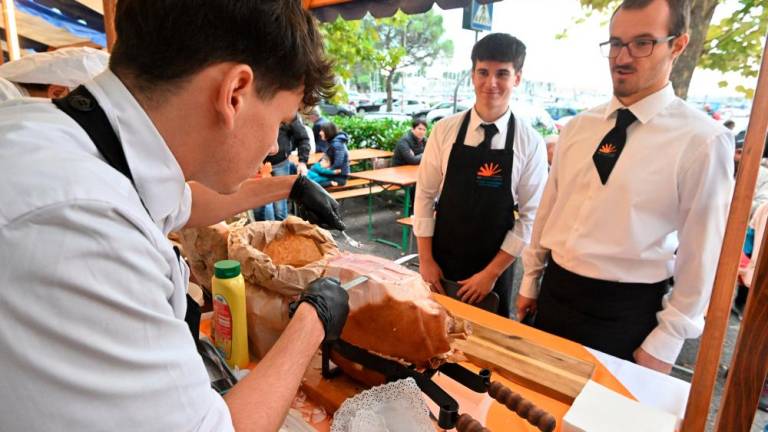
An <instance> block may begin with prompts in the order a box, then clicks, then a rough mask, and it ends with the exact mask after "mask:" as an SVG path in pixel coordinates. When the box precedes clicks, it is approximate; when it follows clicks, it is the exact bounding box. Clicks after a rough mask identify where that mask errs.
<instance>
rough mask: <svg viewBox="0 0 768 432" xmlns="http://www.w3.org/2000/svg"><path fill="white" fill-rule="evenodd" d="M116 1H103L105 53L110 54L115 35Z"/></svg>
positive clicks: (115, 38)
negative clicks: (105, 35) (105, 36)
mask: <svg viewBox="0 0 768 432" xmlns="http://www.w3.org/2000/svg"><path fill="white" fill-rule="evenodd" d="M116 5H117V2H116V0H104V31H105V32H106V33H107V51H109V52H112V47H113V46H115V41H116V40H117V33H116V32H115V7H116Z"/></svg>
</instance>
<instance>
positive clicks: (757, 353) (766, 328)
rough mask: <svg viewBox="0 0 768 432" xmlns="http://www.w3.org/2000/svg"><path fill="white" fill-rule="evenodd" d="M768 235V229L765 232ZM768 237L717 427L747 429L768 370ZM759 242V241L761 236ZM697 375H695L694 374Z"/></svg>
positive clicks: (766, 120)
mask: <svg viewBox="0 0 768 432" xmlns="http://www.w3.org/2000/svg"><path fill="white" fill-rule="evenodd" d="M767 57H768V36H767V37H766V46H765V47H764V50H763V62H762V65H761V67H760V75H759V77H758V80H757V89H756V91H755V99H754V101H753V102H752V115H751V116H750V118H749V127H748V128H747V136H746V140H745V142H744V150H745V151H746V150H747V149H748V148H749V149H751V151H753V152H754V153H755V155H758V156H759V155H762V151H761V150H762V149H763V145H764V143H765V134H766V130H768V58H767ZM766 234H768V231H766ZM766 238H768V236H765V235H764V236H763V239H762V247H761V249H760V256H759V257H754V256H753V257H752V259H757V260H758V261H757V267H756V272H755V278H754V281H753V283H752V287H751V288H750V290H749V291H750V292H749V298H748V299H747V308H746V311H745V314H744V319H743V320H742V321H741V328H740V329H739V337H738V339H737V342H736V352H735V353H734V355H733V359H732V360H731V367H730V369H729V373H728V380H727V381H726V383H725V391H724V393H723V397H722V399H721V400H720V410H719V412H718V415H717V423H716V426H715V430H716V431H717V432H741V431H743V432H748V431H749V430H750V429H751V427H752V421H753V420H754V417H755V410H756V408H757V402H758V400H759V398H760V393H761V392H762V390H763V381H765V375H766V372H768V251H766V249H764V248H768V243H766ZM758 241H760V240H759V239H758ZM694 376H695V375H694Z"/></svg>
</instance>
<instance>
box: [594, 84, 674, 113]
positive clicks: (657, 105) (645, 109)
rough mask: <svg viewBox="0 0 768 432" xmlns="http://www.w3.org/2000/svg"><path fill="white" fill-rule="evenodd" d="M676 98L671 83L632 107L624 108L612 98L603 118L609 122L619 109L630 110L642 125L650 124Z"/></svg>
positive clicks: (616, 99)
mask: <svg viewBox="0 0 768 432" xmlns="http://www.w3.org/2000/svg"><path fill="white" fill-rule="evenodd" d="M675 97H676V96H675V91H674V90H673V89H672V84H671V83H667V85H666V86H664V88H662V89H661V90H659V91H657V92H656V93H653V94H650V95H648V96H646V97H645V98H643V99H641V100H639V101H637V102H635V103H634V104H632V106H630V107H626V106H624V104H622V103H621V101H619V99H618V98H617V97H616V96H613V98H611V102H610V103H609V104H608V106H607V107H606V109H605V113H604V114H603V118H604V119H606V120H608V118H609V117H611V115H613V113H615V112H616V111H618V110H619V109H621V108H628V109H629V110H630V111H632V114H634V115H635V117H637V119H638V120H639V121H640V123H648V121H650V120H651V119H652V118H653V117H654V116H655V115H656V114H658V113H660V112H661V110H663V109H664V108H666V107H667V105H669V103H670V102H672V101H673V100H674V99H675Z"/></svg>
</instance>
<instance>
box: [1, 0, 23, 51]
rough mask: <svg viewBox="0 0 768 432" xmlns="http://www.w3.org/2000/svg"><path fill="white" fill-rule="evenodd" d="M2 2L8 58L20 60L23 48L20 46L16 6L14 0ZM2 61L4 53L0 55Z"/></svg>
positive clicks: (3, 0)
mask: <svg viewBox="0 0 768 432" xmlns="http://www.w3.org/2000/svg"><path fill="white" fill-rule="evenodd" d="M0 3H2V4H3V21H4V22H5V43H6V44H7V45H8V60H10V61H14V60H18V59H20V58H21V48H19V35H18V33H17V31H16V7H15V6H14V4H13V0H0ZM0 54H2V53H0ZM0 62H2V55H0Z"/></svg>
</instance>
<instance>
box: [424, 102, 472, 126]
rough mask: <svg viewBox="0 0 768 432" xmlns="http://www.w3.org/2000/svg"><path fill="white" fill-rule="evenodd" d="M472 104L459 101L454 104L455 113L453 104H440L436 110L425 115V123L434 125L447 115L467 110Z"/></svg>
mask: <svg viewBox="0 0 768 432" xmlns="http://www.w3.org/2000/svg"><path fill="white" fill-rule="evenodd" d="M473 104H474V102H466V101H461V102H457V103H456V111H454V110H453V102H441V103H439V104H437V105H436V108H435V109H433V110H431V111H430V112H428V113H427V116H426V119H427V123H434V122H436V121H439V120H441V119H443V118H445V117H448V116H449V115H452V114H454V113H457V112H461V111H466V110H468V109H469V108H470V107H471V106H472V105H473Z"/></svg>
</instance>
